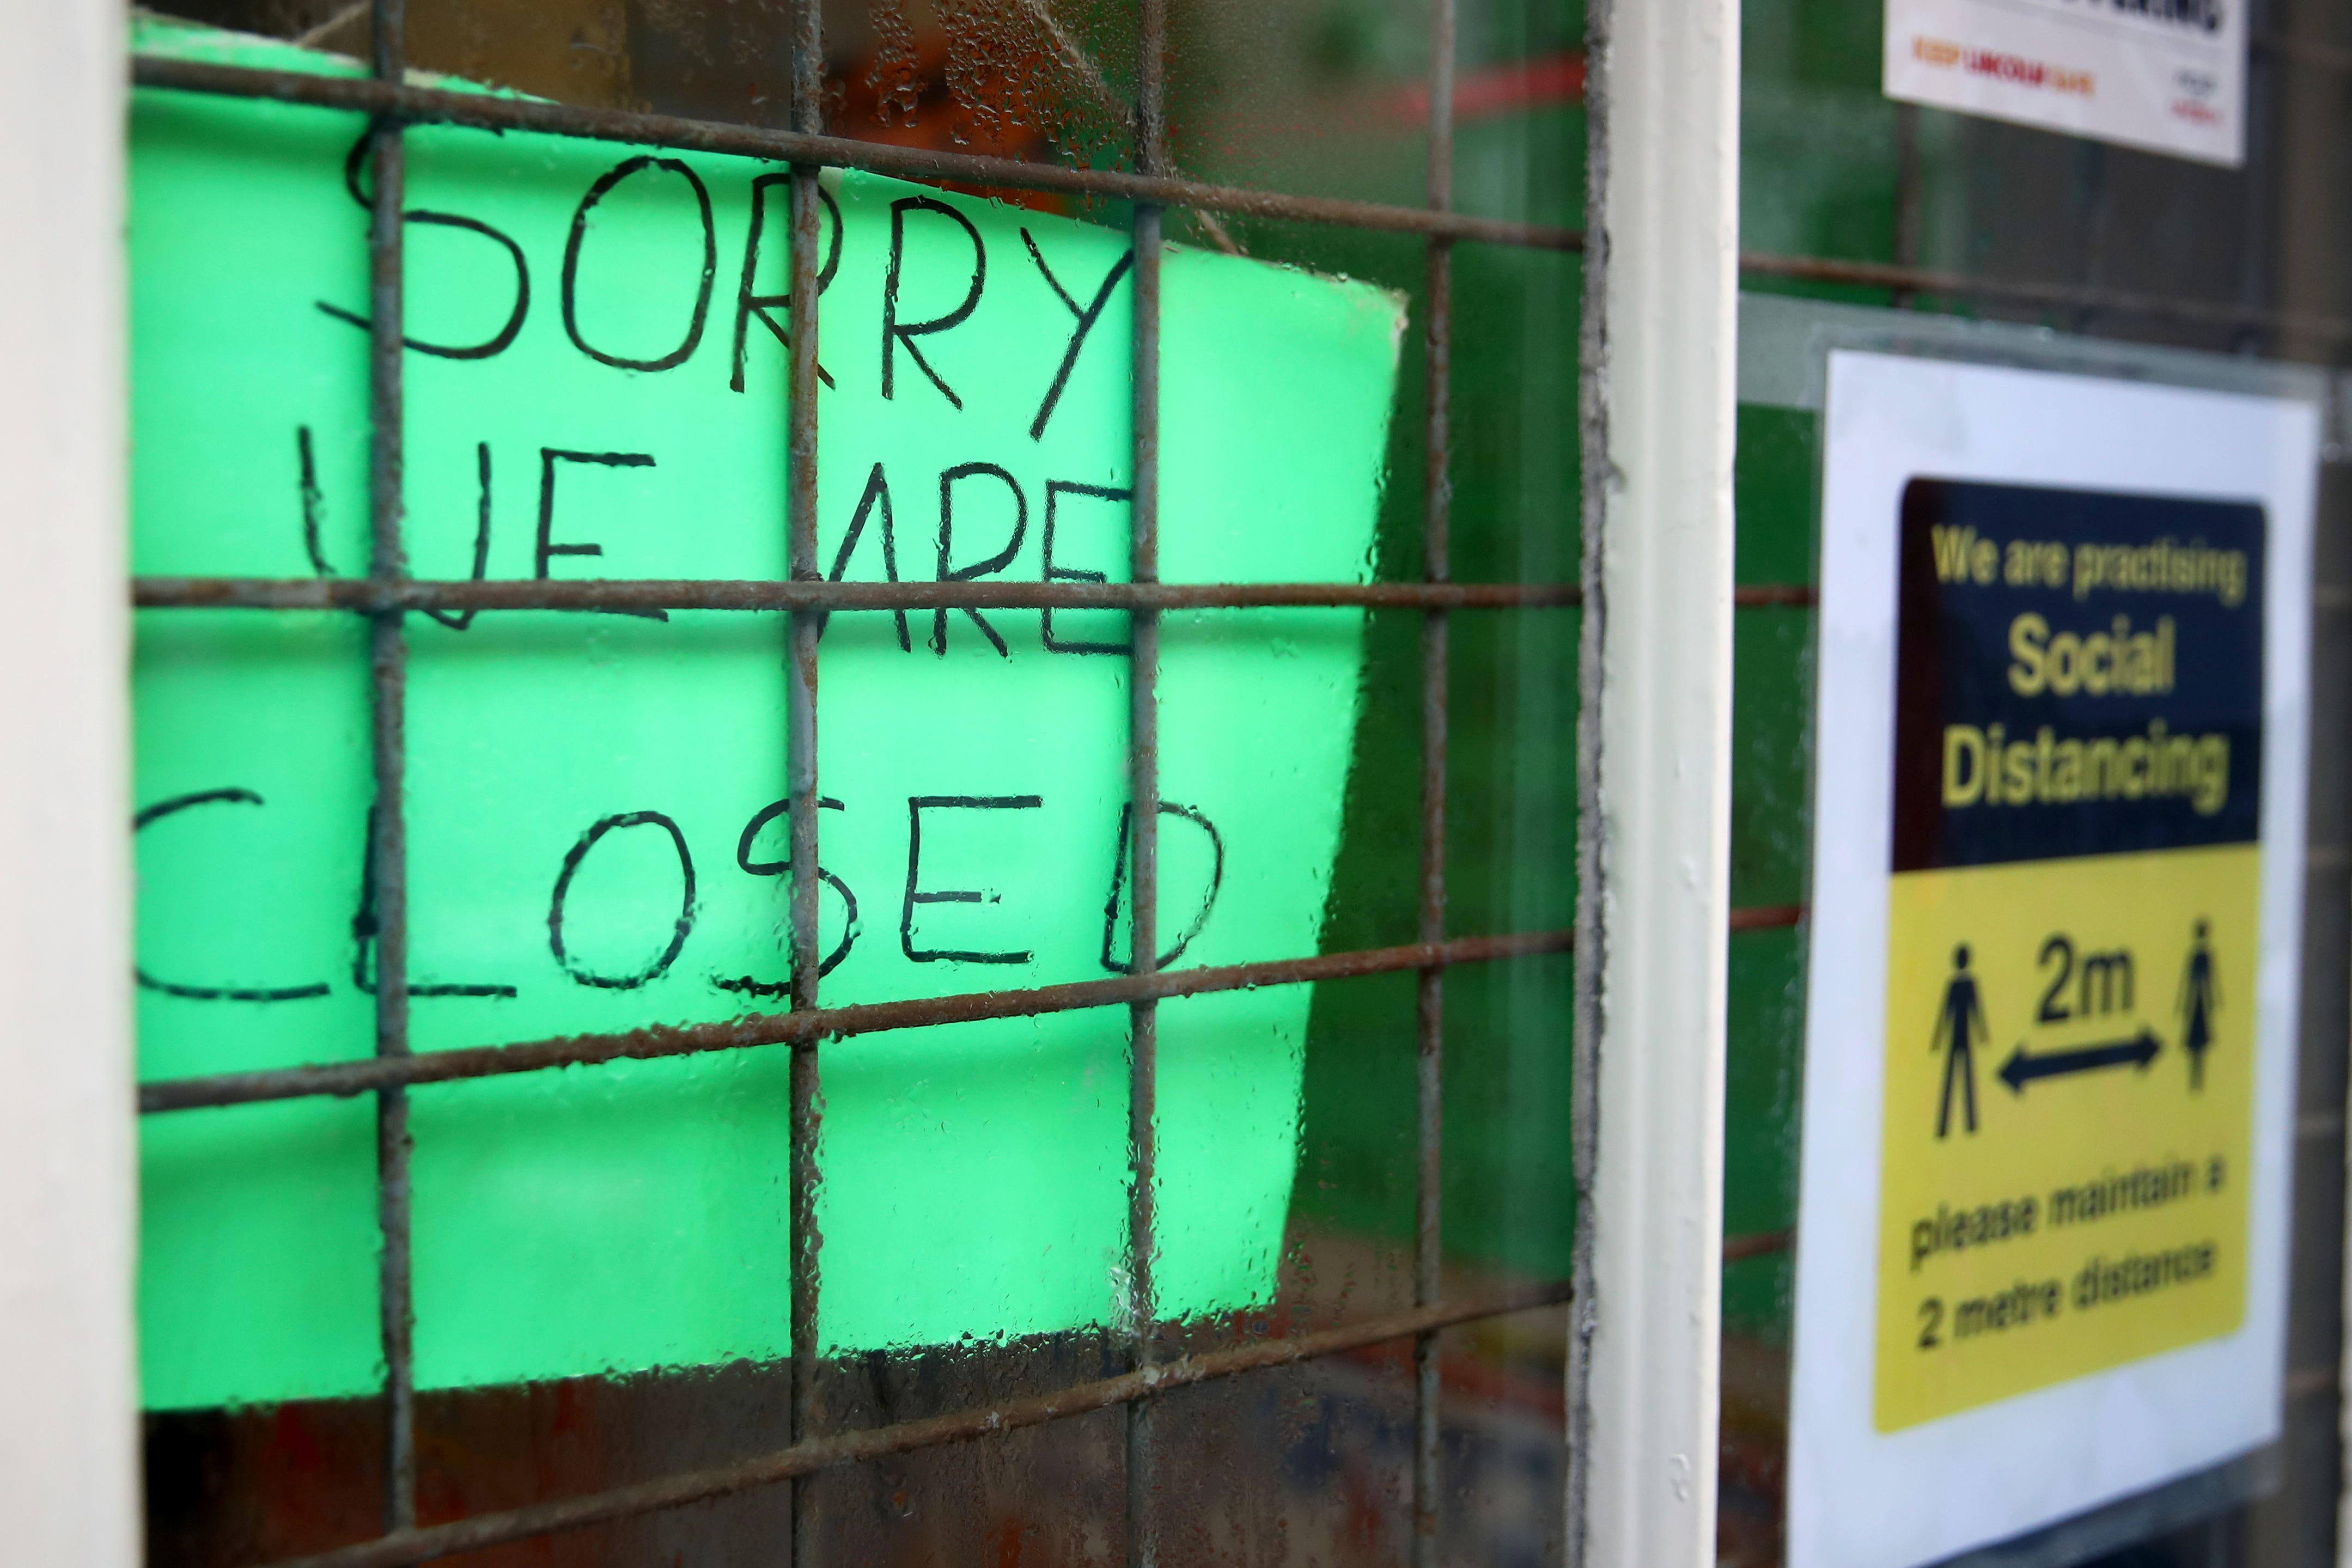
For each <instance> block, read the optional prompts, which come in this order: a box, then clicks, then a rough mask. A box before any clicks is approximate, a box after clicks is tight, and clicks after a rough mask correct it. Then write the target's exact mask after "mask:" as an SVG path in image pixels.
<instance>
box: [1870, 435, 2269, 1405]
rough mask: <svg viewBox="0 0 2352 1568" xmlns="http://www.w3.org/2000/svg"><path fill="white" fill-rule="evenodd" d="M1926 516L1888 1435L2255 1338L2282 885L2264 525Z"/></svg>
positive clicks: (1901, 982) (1919, 561) (1889, 1213)
mask: <svg viewBox="0 0 2352 1568" xmlns="http://www.w3.org/2000/svg"><path fill="white" fill-rule="evenodd" d="M1899 526H1900V528H1901V538H1900V540H1899V543H1898V547H1897V548H1898V550H1899V552H1900V553H1899V555H1898V557H1897V562H1898V566H1897V570H1898V572H1899V574H1900V575H1899V578H1898V583H1897V589H1896V617H1897V624H1896V670H1895V694H1896V695H1895V701H1896V705H1897V706H1896V712H1895V755H1894V781H1893V783H1894V797H1895V799H1894V834H1893V843H1892V847H1891V852H1890V855H1889V865H1890V885H1889V888H1888V899H1887V921H1886V1073H1885V1100H1884V1107H1885V1108H1884V1113H1883V1122H1882V1125H1883V1127H1884V1128H1885V1133H1884V1135H1883V1139H1882V1145H1883V1147H1882V1161H1881V1170H1882V1173H1883V1174H1882V1176H1881V1181H1880V1186H1879V1213H1880V1236H1879V1259H1878V1322H1877V1344H1876V1394H1875V1398H1874V1417H1875V1420H1876V1424H1877V1426H1878V1427H1879V1429H1880V1430H1882V1431H1895V1430H1899V1429H1901V1428H1903V1427H1911V1426H1915V1425H1916V1424H1917V1423H1919V1422H1922V1421H1927V1420H1931V1419H1933V1418H1935V1417H1936V1416H1946V1415H1949V1414H1951V1413H1952V1412H1954V1411H1956V1410H1965V1409H1968V1408H1969V1407H1971V1406H1978V1405H1983V1404H1986V1403H1989V1402H1990V1401H1993V1400H1997V1399H2000V1398H2004V1397H2006V1396H2011V1395H2014V1394H2020V1393H2023V1392H2025V1391H2026V1390H2028V1389H2033V1388H2040V1387H2042V1386H2045V1385H2049V1384H2052V1383H2056V1382H2061V1381H2063V1380H2064V1379H2067V1378H2071V1377H2077V1376H2080V1375H2083V1374H2084V1373H2086V1372H2096V1371H2099V1370H2101V1369H2103V1368H2105V1367H2110V1366H2117V1365H2121V1364H2124V1363H2126V1362H2129V1361H2133V1360H2137V1359H2138V1358H2139V1357H2141V1356H2145V1355H2147V1354H2153V1353H2155V1352H2158V1351H2164V1350H2169V1349H2172V1348H2173V1347H2175V1346H2177V1345H2182V1344H2188V1343H2192V1342H2195V1341H2197V1340H2200V1339H2208V1338H2211V1337H2213V1336H2215V1335H2218V1334H2225V1333H2230V1332H2231V1330H2233V1329H2235V1328H2236V1327H2237V1326H2238V1323H2239V1322H2240V1320H2241V1319H2242V1317H2243V1316H2244V1312H2245V1251H2246V1246H2245V1244H2246V1204H2245V1184H2244V1182H2243V1180H2242V1174H2241V1173H2242V1171H2243V1169H2244V1166H2245V1161H2246V1148H2247V1143H2248V1140H2249V1136H2250V1131H2251V1121H2250V1117H2251V1115H2252V1082H2253V1079H2252V1064H2253V1051H2252V1047H2253V1031H2252V1009H2251V1007H2250V1005H2249V1002H2248V998H2246V997H2243V996H2231V997H2230V999H2231V1000H2233V1001H2235V1003H2236V1005H2235V1006H2233V1007H2232V1006H2225V1005H2224V998H2225V996H2229V994H2230V993H2231V992H2234V991H2237V990H2248V991H2250V990H2251V985H2250V981H2251V977H2252V973H2253V967H2254V956H2255V952H2254V945H2255V939H2256V933H2257V932H2258V931H2259V929H2260V924H2261V922H2260V918H2259V910H2258V897H2257V894H2258V891H2259V889H2260V886H2261V881H2262V860H2261V849H2260V845H2259V842H2258V833H2257V829H2258V819H2259V813H2258V811H2257V810H2256V802H2257V797H2258V794H2259V779H2260V774H2261V763H2262V747H2261V736H2262V691H2263V682H2262V674H2263V637H2262V630H2263V615H2262V600H2263V596H2262V592H2261V587H2260V581H2261V578H2260V571H2261V562H2262V550H2263V531H2264V529H2263V512H2262V509H2261V508H2260V507H2252V506H2245V505H2232V504H2225V503H2217V502H2206V501H2188V500H2181V499H2177V498H2161V497H2141V496H2132V495H2127V494H2121V495H2119V494H2113V493H2102V492H2095V491H2084V490H2062V489H2055V488H2049V487H2036V486H2008V485H1986V484H1974V483H1956V482H1952V481H1948V480H1941V479H1933V478H1916V479H1914V480H1912V481H1911V482H1910V483H1909V484H1908V485H1906V486H1905V489H1904V492H1903V499H1902V508H1901V514H1900V520H1899ZM2232 977H2235V979H2236V980H2237V981H2238V982H2239V983H2238V984H2237V985H2235V986H2232V985H2231V983H2230V982H2231V978H2232Z"/></svg>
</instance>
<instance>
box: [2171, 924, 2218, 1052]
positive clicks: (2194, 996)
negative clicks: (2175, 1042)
mask: <svg viewBox="0 0 2352 1568" xmlns="http://www.w3.org/2000/svg"><path fill="white" fill-rule="evenodd" d="M2220 1009H2221V982H2220V981H2218V980H2217V979H2215V978H2214V977H2213V949H2212V947H2211V946H2210V945H2208V944H2207V942H2206V940H2205V922H2203V921H2202V920H2200V921H2199V922H2198V923H2197V937H2196V940H2195V941H2194V942H2192V943H2191V944H2190V945H2189V963H2188V965H2187V967H2184V968H2183V969H2182V970H2181V972H2180V1000H2179V1004H2178V1005H2177V1006H2176V1007H2175V1008H2174V1009H2173V1010H2174V1011H2175V1012H2177V1013H2179V1015H2180V1024H2181V1029H2180V1043H2181V1045H2182V1046H2183V1047H2185V1048H2186V1049H2187V1051H2188V1052H2189V1090H2190V1092H2201V1091H2202V1090H2203V1089H2204V1087H2205V1052H2206V1050H2207V1049H2208V1048H2209V1047H2210V1046H2211V1045H2212V1043H2213V1015H2214V1013H2215V1012H2217V1011H2219V1010H2220Z"/></svg>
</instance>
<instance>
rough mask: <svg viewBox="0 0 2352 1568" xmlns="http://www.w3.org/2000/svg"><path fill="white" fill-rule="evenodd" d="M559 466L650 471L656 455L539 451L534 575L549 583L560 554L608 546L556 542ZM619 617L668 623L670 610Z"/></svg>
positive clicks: (584, 552)
mask: <svg viewBox="0 0 2352 1568" xmlns="http://www.w3.org/2000/svg"><path fill="white" fill-rule="evenodd" d="M558 463H585V464H591V465H594V466H596V467H599V468H650V467H652V466H653V465H654V460H653V456H652V455H651V454H650V453H645V452H565V451H562V450H560V449H559V448H556V447H553V446H542V447H541V448H540V449H539V547H538V549H537V551H536V553H535V554H534V556H533V558H532V559H533V575H534V576H536V577H537V578H539V579H540V580H541V581H545V580H547V576H548V571H547V567H548V563H549V562H550V561H551V560H553V559H555V558H556V557H557V556H560V555H589V556H599V555H603V554H604V546H603V545H600V544H591V543H587V542H585V541H575V542H572V543H566V544H558V543H556V542H555V465H557V464H558ZM611 613H613V614H616V615H641V616H644V617H646V619H648V620H652V621H667V620H668V619H669V612H667V611H666V610H617V611H614V612H611Z"/></svg>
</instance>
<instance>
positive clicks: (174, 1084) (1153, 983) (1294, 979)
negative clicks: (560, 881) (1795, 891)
mask: <svg viewBox="0 0 2352 1568" xmlns="http://www.w3.org/2000/svg"><path fill="white" fill-rule="evenodd" d="M1792 923H1793V922H1792V921H1791V922H1784V924H1792ZM1570 944H1571V934H1570V933H1569V932H1566V931H1531V932H1524V933H1518V934H1514V935H1511V936H1457V937H1455V938H1454V939H1453V940H1452V941H1450V942H1446V943H1444V944H1442V945H1440V946H1435V947H1431V946H1424V945H1423V944H1421V943H1413V944H1412V945H1410V946H1402V947H1369V948H1361V949H1358V950H1356V951H1353V952H1347V953H1326V954H1321V955H1318V956H1315V957H1311V958H1276V959H1270V960H1265V961H1263V962H1259V963H1255V964H1225V965H1219V966H1216V967H1205V968H1197V969H1155V970H1151V971H1149V972H1144V973H1137V974H1127V975H1120V976H1117V977H1112V978H1108V979H1102V980H1073V981H1069V982H1066V983H1065V984H1062V985H1057V986H1036V987H1030V988H1024V989H1020V990H1004V991H969V992H964V993H961V994H960V995H956V996H950V997H924V998H915V999H912V1000H908V1001H898V1002H858V1003H854V1004H851V1005H849V1006H845V1007H834V1008H819V1009H812V1010H810V1011H808V1012H804V1013H790V1012H785V1013H760V1014H755V1015H753V1016H751V1017H748V1018H740V1019H727V1020H725V1021H722V1022H718V1023H697V1024H648V1025H646V1026H645V1027H643V1028H640V1029H633V1030H623V1031H621V1032H619V1033H614V1034H583V1035H570V1036H563V1037H560V1038H556V1039H551V1040H530V1041H526V1042H523V1043H520V1044H517V1045H482V1046H469V1047H465V1048H462V1049H459V1050H455V1051H425V1052H424V1053H422V1054H420V1055H415V1056H407V1057H403V1058H400V1059H398V1060H396V1061H395V1060H383V1059H376V1060H369V1059H362V1060H359V1061H333V1062H319V1063H315V1064H312V1065H310V1066H307V1067H278V1068H264V1069H261V1070H258V1071H250V1072H222V1073H213V1074H208V1075H206V1076H204V1077H197V1078H167V1079H163V1080H160V1081H158V1082H152V1083H147V1084H143V1085H142V1086H141V1088H140V1091H139V1109H140V1111H141V1113H143V1114H150V1115H152V1114H158V1113H163V1112H169V1111H197V1110H204V1109H206V1108H209V1107H212V1106H218V1105H243V1104H249V1103H253V1102H256V1101H261V1100H297V1099H301V1098H304V1097H306V1096H310V1095H316V1094H332V1095H350V1094H364V1093H369V1092H374V1091H376V1090H380V1089H383V1088H386V1087H389V1086H391V1085H394V1084H411V1085H413V1084H419V1083H447V1082H455V1081H457V1080H460V1079H471V1078H493V1077H501V1076H504V1075H506V1074H508V1073H514V1072H537V1071H542V1070H544V1069H547V1068H551V1067H586V1066H593V1065H594V1064H596V1063H599V1062H606V1061H624V1060H637V1061H643V1060H650V1059H653V1058H656V1057H666V1056H694V1055H698V1054H700V1053H701V1052H704V1051H736V1050H740V1049H741V1048H742V1047H745V1046H753V1045H789V1044H797V1043H799V1042H801V1041H803V1040H817V1041H824V1040H846V1039H849V1038H851V1037H853V1036H856V1035H866V1034H881V1033H885V1032H887V1031H888V1030H901V1029H928V1028H929V1027H931V1026H933V1025H936V1024H952V1023H972V1022H976V1021H978V1020H980V1019H1003V1018H1026V1017H1028V1016H1030V1015H1032V1014H1043V1013H1062V1012H1075V1011H1078V1010H1080V1009H1086V1008H1109V1007H1125V1006H1127V1005H1128V1004H1129V1003H1131V1002H1133V1001H1135V1000H1137V999H1138V998H1142V997H1151V998H1159V999H1165V998H1170V997H1197V996H1206V995H1209V994H1211V993H1213V992H1217V991H1247V990H1255V989H1256V988H1259V987H1260V986H1293V985H1305V984H1308V983H1311V982H1314V981H1318V980H1343V979H1352V978H1356V977H1360V976H1365V975H1386V974H1394V973H1396V972H1398V971H1400V970H1405V969H1421V968H1426V967H1429V966H1430V965H1432V964H1488V963H1496V962H1498V961H1501V960H1503V959H1507V958H1524V957H1531V956H1538V955H1541V954H1547V953H1565V952H1567V951H1568V950H1569V948H1570Z"/></svg>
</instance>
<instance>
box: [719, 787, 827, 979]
mask: <svg viewBox="0 0 2352 1568" xmlns="http://www.w3.org/2000/svg"><path fill="white" fill-rule="evenodd" d="M816 803H817V807H818V809H819V810H826V811H845V810H848V809H849V808H847V807H846V806H844V805H843V804H842V803H841V802H840V801H838V800H835V799H834V798H833V797H832V796H830V795H820V796H818V797H817V798H816ZM792 804H793V802H792V798H791V797H790V796H786V797H785V798H784V799H783V800H772V801H770V802H769V803H768V804H767V805H765V806H762V807H761V808H760V810H758V811H756V812H754V813H753V814H752V817H751V821H749V822H746V823H744V824H743V836H742V837H741V838H740V839H738V840H736V841H735V863H736V865H738V866H739V867H740V868H741V869H742V870H743V871H744V872H746V873H749V874H751V875H752V876H788V875H790V874H791V873H792V869H793V862H792V860H791V857H789V856H787V857H786V858H784V859H782V860H780V861H755V860H753V859H752V858H751V841H753V840H754V839H756V838H758V837H759V836H760V830H761V829H762V828H764V827H766V826H767V825H768V824H769V823H770V822H772V821H775V820H776V819H777V818H779V817H781V816H783V815H784V814H785V813H786V812H787V811H789V810H791V809H792ZM816 874H817V880H818V881H820V882H822V883H824V884H825V885H827V886H829V887H831V888H832V889H833V891H834V892H835V893H837V894H841V904H842V912H843V913H842V923H841V941H840V942H839V943H838V944H837V945H836V946H835V947H834V949H833V951H832V952H830V953H827V954H826V955H825V956H824V957H822V958H820V959H818V960H817V966H816V973H817V978H819V979H823V978H824V977H825V976H827V975H830V974H832V973H833V972H834V970H835V969H837V968H839V967H841V961H842V960H843V959H844V958H846V957H848V956H849V950H850V948H852V947H854V946H856V945H857V936H858V926H857V895H856V894H854V893H852V892H850V891H849V884H848V883H845V882H844V881H842V880H841V878H839V877H837V876H835V875H834V874H833V873H831V872H829V871H827V870H826V869H825V868H824V863H823V862H819V863H818V865H817V868H816ZM710 983H711V984H712V985H714V986H716V987H718V988H719V989H720V990H722V991H736V992H740V993H741V994H743V995H745V996H753V997H768V998H782V997H789V996H791V995H792V994H793V983H792V982H791V981H790V980H755V979H753V978H752V977H751V976H749V975H745V976H743V977H741V978H740V979H733V980H721V979H716V978H714V979H713V980H712V981H711V982H710Z"/></svg>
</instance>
